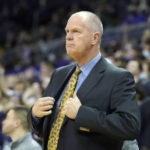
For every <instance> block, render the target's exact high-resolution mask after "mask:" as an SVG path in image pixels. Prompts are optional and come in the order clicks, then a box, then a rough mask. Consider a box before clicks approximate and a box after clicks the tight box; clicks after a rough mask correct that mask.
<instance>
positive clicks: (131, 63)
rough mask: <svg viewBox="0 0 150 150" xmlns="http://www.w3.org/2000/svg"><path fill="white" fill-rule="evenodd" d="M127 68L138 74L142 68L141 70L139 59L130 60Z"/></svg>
mask: <svg viewBox="0 0 150 150" xmlns="http://www.w3.org/2000/svg"><path fill="white" fill-rule="evenodd" d="M126 69H127V70H128V71H129V72H131V73H132V74H133V75H138V74H139V72H140V70H139V64H138V62H137V61H134V60H133V61H129V63H128V64H127V67H126Z"/></svg>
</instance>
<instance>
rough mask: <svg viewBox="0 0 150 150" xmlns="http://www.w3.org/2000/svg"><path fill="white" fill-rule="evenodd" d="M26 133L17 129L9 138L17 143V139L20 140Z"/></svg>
mask: <svg viewBox="0 0 150 150" xmlns="http://www.w3.org/2000/svg"><path fill="white" fill-rule="evenodd" d="M27 132H28V131H25V130H24V129H22V128H18V129H16V130H15V132H13V133H12V134H10V135H9V136H10V137H11V139H12V141H13V142H14V141H17V140H18V139H19V138H21V137H22V136H24V135H25V134H27Z"/></svg>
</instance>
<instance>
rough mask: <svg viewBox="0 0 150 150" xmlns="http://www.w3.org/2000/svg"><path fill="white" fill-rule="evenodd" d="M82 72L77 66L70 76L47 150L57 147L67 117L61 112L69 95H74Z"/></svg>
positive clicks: (54, 149)
mask: <svg viewBox="0 0 150 150" xmlns="http://www.w3.org/2000/svg"><path fill="white" fill-rule="evenodd" d="M80 72H81V70H80V69H79V68H77V69H76V71H75V72H74V73H73V74H72V76H71V78H70V80H69V82H68V84H67V86H66V89H65V91H64V93H63V95H62V98H61V102H60V106H59V108H58V113H57V116H56V119H55V120H54V122H53V124H52V128H51V131H50V135H49V140H48V145H47V150H56V149H57V144H58V139H59V132H60V130H61V126H62V123H63V120H64V118H65V115H63V114H62V113H61V111H62V109H63V107H64V103H65V101H66V100H67V99H68V98H69V97H71V96H73V93H74V89H75V85H76V82H77V79H78V74H79V73H80Z"/></svg>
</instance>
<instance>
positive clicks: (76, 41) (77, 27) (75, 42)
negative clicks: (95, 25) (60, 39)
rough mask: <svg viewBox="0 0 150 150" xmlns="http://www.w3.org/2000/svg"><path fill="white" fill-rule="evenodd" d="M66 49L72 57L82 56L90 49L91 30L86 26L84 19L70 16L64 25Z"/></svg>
mask: <svg viewBox="0 0 150 150" xmlns="http://www.w3.org/2000/svg"><path fill="white" fill-rule="evenodd" d="M65 30H66V51H67V54H68V55H69V56H71V57H72V58H74V59H76V58H84V57H85V56H87V54H88V51H89V50H90V49H91V38H92V32H91V31H90V30H89V29H88V27H87V26H86V22H85V21H84V19H83V18H82V17H81V16H79V15H75V16H71V17H70V19H69V20H68V22H67V25H66V28H65Z"/></svg>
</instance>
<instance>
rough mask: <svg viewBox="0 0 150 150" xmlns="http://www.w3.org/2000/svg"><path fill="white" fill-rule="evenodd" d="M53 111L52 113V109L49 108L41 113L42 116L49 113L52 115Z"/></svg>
mask: <svg viewBox="0 0 150 150" xmlns="http://www.w3.org/2000/svg"><path fill="white" fill-rule="evenodd" d="M51 113H52V111H51V110H49V111H43V112H41V115H42V116H47V115H50V114H51Z"/></svg>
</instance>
